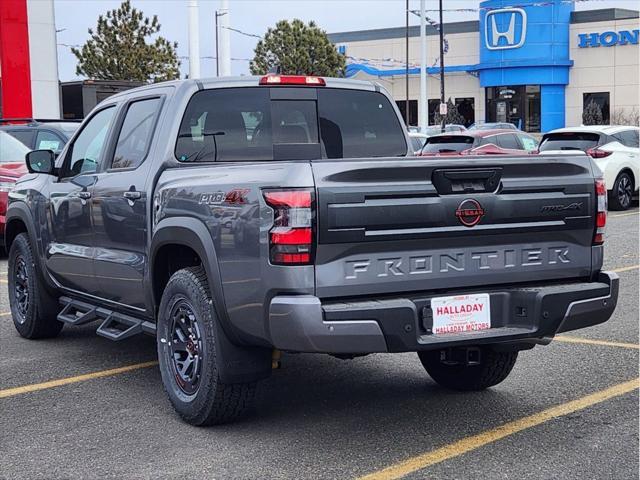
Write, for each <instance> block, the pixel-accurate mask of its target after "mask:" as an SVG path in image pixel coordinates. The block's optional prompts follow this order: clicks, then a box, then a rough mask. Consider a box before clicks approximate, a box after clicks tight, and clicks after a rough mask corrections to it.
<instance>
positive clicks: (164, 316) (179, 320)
mask: <svg viewBox="0 0 640 480" xmlns="http://www.w3.org/2000/svg"><path fill="white" fill-rule="evenodd" d="M217 322H218V318H217V316H216V314H215V310H214V309H213V308H212V302H211V296H210V293H209V286H208V284H207V277H206V274H205V271H204V269H203V268H202V267H193V268H185V269H183V270H179V271H178V272H176V273H174V274H173V276H172V277H171V279H170V280H169V283H168V284H167V287H166V288H165V291H164V293H163V295H162V301H161V303H160V311H159V315H158V360H159V364H160V373H161V375H162V383H163V385H164V389H165V391H166V392H167V395H168V396H169V400H170V401H171V403H172V404H173V407H174V408H175V410H176V411H177V412H178V414H179V415H180V416H181V417H182V418H183V419H184V420H185V421H186V422H187V423H190V424H192V425H215V424H220V423H226V422H230V421H233V420H236V419H238V418H240V417H241V416H243V415H244V414H246V413H247V411H248V410H249V409H250V408H251V406H252V404H253V398H254V394H255V389H256V382H247V383H232V384H229V383H222V382H221V381H220V378H219V375H218V367H217V364H218V363H217V362H221V361H224V359H222V358H217V356H219V355H220V352H218V351H217V349H216V330H217V329H216V326H217Z"/></svg>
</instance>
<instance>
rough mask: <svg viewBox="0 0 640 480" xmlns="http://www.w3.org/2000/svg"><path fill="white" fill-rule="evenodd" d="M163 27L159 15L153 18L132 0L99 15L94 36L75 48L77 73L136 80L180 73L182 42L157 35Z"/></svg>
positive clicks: (169, 76)
mask: <svg viewBox="0 0 640 480" xmlns="http://www.w3.org/2000/svg"><path fill="white" fill-rule="evenodd" d="M159 31H160V23H159V22H158V17H157V16H156V15H154V16H153V18H151V19H149V18H148V17H145V16H144V15H143V13H142V12H141V11H139V10H137V9H135V8H132V7H131V2H130V0H125V1H124V2H122V4H121V5H120V7H119V8H117V9H114V10H111V11H108V12H107V13H106V15H104V16H103V15H100V16H99V17H98V25H97V27H96V29H95V31H94V30H93V29H91V28H90V29H89V35H91V38H90V39H89V40H87V42H86V43H85V44H84V45H83V46H82V48H80V49H78V48H72V49H71V51H72V52H73V54H74V55H75V56H76V57H77V59H78V66H77V67H76V74H78V75H84V76H86V77H88V78H92V79H96V80H134V81H139V82H161V81H164V80H173V79H176V78H179V77H180V71H179V68H178V67H179V66H180V62H179V60H178V56H177V54H176V49H177V48H178V44H177V43H176V42H173V43H171V42H169V41H168V40H167V39H165V38H163V37H157V38H156V39H155V40H154V41H153V42H152V43H147V42H146V39H147V37H151V36H152V35H155V34H156V33H158V32H159Z"/></svg>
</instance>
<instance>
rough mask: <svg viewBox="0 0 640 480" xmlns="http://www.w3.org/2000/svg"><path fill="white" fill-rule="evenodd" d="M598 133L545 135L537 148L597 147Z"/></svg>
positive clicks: (585, 149) (545, 149)
mask: <svg viewBox="0 0 640 480" xmlns="http://www.w3.org/2000/svg"><path fill="white" fill-rule="evenodd" d="M599 142H600V135H599V134H597V133H591V132H559V133H550V134H548V135H545V136H544V137H543V138H542V142H540V148H539V150H540V151H541V152H544V151H547V150H582V151H583V152H584V151H587V150H589V149H591V148H594V147H597V146H598V143H599Z"/></svg>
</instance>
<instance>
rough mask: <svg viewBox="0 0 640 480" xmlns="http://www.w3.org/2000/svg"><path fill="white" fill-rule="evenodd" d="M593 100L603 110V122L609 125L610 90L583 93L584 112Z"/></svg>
mask: <svg viewBox="0 0 640 480" xmlns="http://www.w3.org/2000/svg"><path fill="white" fill-rule="evenodd" d="M592 101H593V102H595V103H596V105H598V106H599V107H600V111H601V112H602V123H603V124H604V125H609V120H610V118H611V117H610V112H609V92H596V93H583V94H582V111H583V112H584V111H585V110H586V109H587V105H589V104H590V103H591V102H592Z"/></svg>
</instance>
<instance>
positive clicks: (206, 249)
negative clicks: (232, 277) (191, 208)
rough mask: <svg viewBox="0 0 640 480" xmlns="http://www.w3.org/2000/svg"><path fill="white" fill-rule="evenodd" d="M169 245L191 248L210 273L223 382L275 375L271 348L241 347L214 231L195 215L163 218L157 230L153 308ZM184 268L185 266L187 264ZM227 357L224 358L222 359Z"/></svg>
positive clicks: (156, 304) (152, 274) (152, 267)
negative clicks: (229, 311)
mask: <svg viewBox="0 0 640 480" xmlns="http://www.w3.org/2000/svg"><path fill="white" fill-rule="evenodd" d="M167 247H171V248H173V247H177V248H178V249H180V248H182V249H188V250H183V251H187V252H188V251H191V252H193V253H195V254H196V255H197V256H198V259H199V260H200V262H201V264H202V266H203V267H204V269H205V272H206V274H207V282H208V284H209V290H210V294H211V298H212V301H213V302H214V306H215V307H216V308H215V313H216V314H217V318H218V320H219V321H218V322H216V325H217V331H216V335H217V339H216V346H217V348H218V349H219V353H220V355H219V357H220V358H219V359H218V369H219V372H220V378H221V380H222V381H223V382H227V383H236V382H246V381H253V380H259V379H262V378H266V377H268V376H269V375H270V374H271V350H270V349H266V348H261V347H251V346H241V340H240V339H239V338H238V335H237V334H236V332H235V330H234V328H233V325H231V322H230V320H229V316H228V315H227V311H226V305H225V301H224V293H223V291H222V278H221V274H220V268H219V265H218V257H217V253H216V248H215V244H214V241H213V237H212V235H211V232H210V231H209V229H208V228H207V226H206V225H205V224H204V223H203V222H202V221H200V220H198V219H196V218H192V217H171V218H166V219H163V220H161V221H160V222H159V223H158V225H157V226H156V228H155V229H154V234H153V239H152V241H151V249H150V251H149V262H150V280H151V283H152V289H151V290H152V296H153V308H154V311H155V312H156V315H157V313H158V307H159V304H160V297H161V290H160V288H159V287H160V286H161V285H157V284H155V282H156V281H161V280H162V278H163V277H162V275H161V272H157V271H156V270H157V268H158V267H159V266H160V265H161V263H158V262H159V261H160V262H162V261H164V260H161V259H160V258H159V255H162V254H163V252H165V253H168V252H169V251H170V250H166V248H167ZM183 268H184V267H183ZM222 359H224V360H222Z"/></svg>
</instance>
